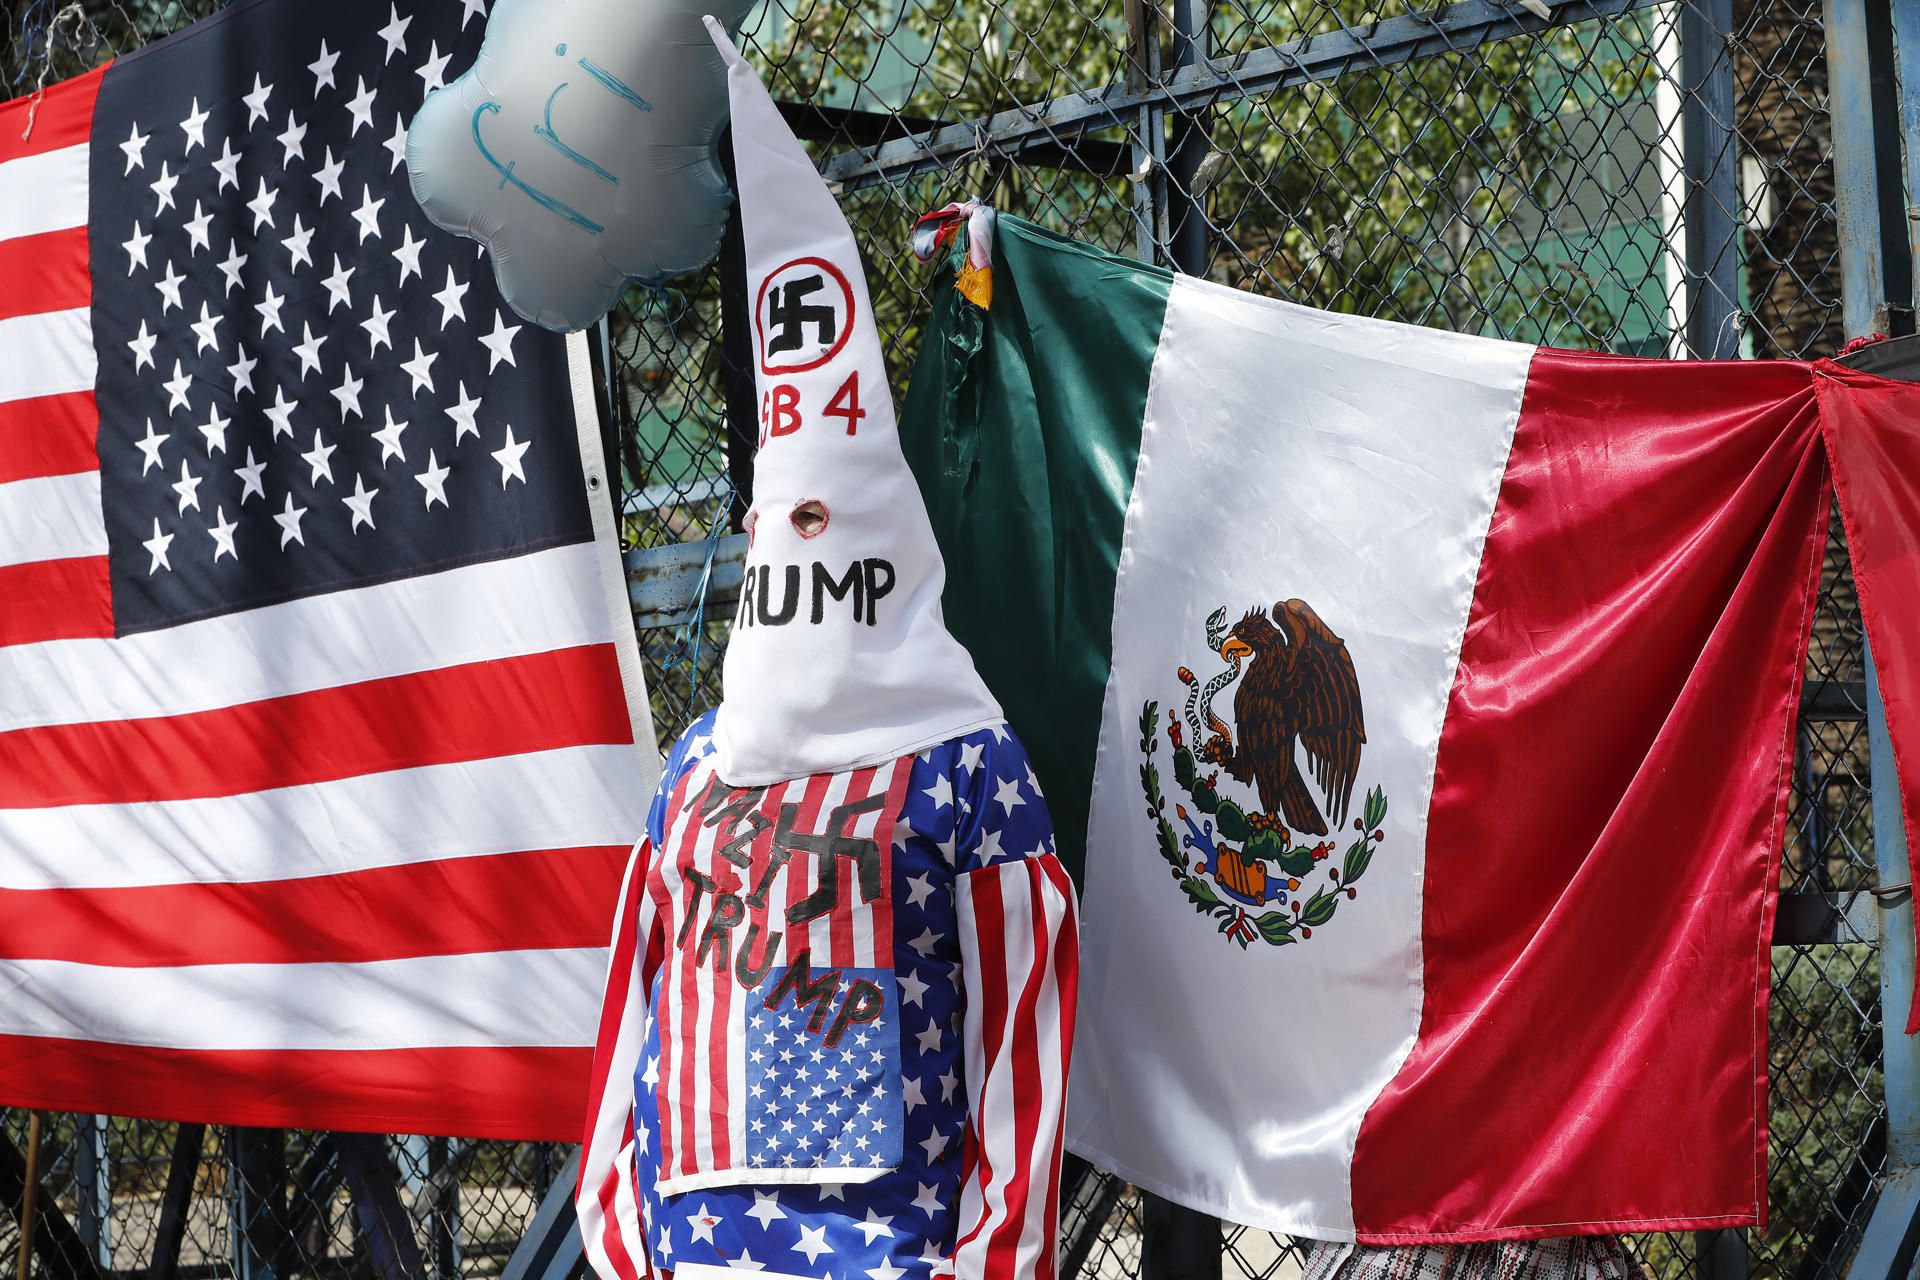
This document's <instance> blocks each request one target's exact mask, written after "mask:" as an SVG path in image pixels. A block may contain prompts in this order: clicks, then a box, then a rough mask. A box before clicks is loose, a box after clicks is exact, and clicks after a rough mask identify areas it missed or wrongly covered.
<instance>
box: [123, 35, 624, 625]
mask: <svg viewBox="0 0 1920 1280" xmlns="http://www.w3.org/2000/svg"><path fill="white" fill-rule="evenodd" d="M479 3H480V0H473V4H472V5H468V6H465V7H464V10H463V6H462V5H429V4H415V3H398V2H397V0H379V2H378V3H375V2H373V0H344V2H343V3H337V4H326V5H311V4H304V3H301V2H300V0H265V2H264V3H257V4H253V5H249V6H244V7H241V8H238V9H235V10H234V11H232V12H231V14H229V15H223V20H222V21H220V22H217V23H209V24H203V25H201V26H199V27H196V28H194V29H193V30H192V31H190V32H188V33H185V34H184V35H183V36H182V37H179V38H176V39H175V40H170V41H164V42H162V43H161V44H159V45H156V46H153V47H151V48H149V49H146V50H142V51H141V52H139V53H137V54H134V55H131V56H129V57H126V58H123V59H121V60H120V61H119V62H118V63H116V64H115V73H114V75H113V76H111V77H109V78H108V79H107V81H106V83H105V85H104V86H103V89H102V92H101V94H100V98H99V102H98V104H97V107H96V112H97V122H96V134H97V135H98V136H101V137H105V138H110V139H113V140H114V141H113V144H112V145H106V146H99V147H95V148H94V149H93V153H92V158H91V161H90V164H91V168H92V176H91V184H92V185H91V191H92V196H91V199H92V206H93V207H92V209H91V211H90V217H89V223H90V227H91V232H90V235H91V239H92V254H93V258H94V261H95V263H96V264H97V269H96V271H95V280H94V297H93V316H94V334H95V345H96V348H97V350H98V352H99V358H100V363H99V374H98V383H97V393H98V396H99V403H100V411H101V412H100V436H99V449H100V457H101V464H102V465H101V471H102V489H103V493H102V500H103V501H102V505H103V509H104V511H105V514H106V523H107V535H108V547H109V565H110V570H111V576H112V588H113V599H114V607H115V615H116V623H117V625H118V626H119V628H120V631H121V633H122V634H127V633H132V632H138V631H143V630H150V629H153V628H155V627H160V626H165V625H168V624H169V623H172V622H177V621H180V620H182V619H187V618H200V617H208V616H214V615H218V614H222V613H227V612H232V611H234V610H237V609H242V608H247V607H250V606H254V605H260V604H268V603H273V602H276V601H280V600H287V599H296V598H299V597H302V596H307V595H314V594H318V593H322V592H328V591H337V590H343V589H348V588H351V587H354V586H361V585H366V584H369V583H374V582H382V581H389V580H393V579H396V578H402V577H406V576H410V575H413V574H417V573H421V572H426V571H431V570H434V569H441V568H448V567H452V566H455V565H460V564H466V563H473V562H476V561H484V560H488V559H493V558H497V557H500V556H504V555H511V554H520V553H524V552H525V551H527V550H531V549H538V548H542V547H549V546H559V545H564V544H568V543H575V542H584V541H588V540H590V538H591V536H592V531H591V525H590V519H589V511H588V508H587V506H586V504H585V501H584V498H583V494H582V487H583V485H582V480H583V478H582V474H581V470H580V464H579V457H578V453H577V451H576V450H575V449H573V448H572V435H573V423H572V408H571V402H570V400H569V398H568V396H567V385H568V383H567V373H566V362H565V350H564V341H563V340H562V339H561V338H560V337H558V336H557V335H554V334H550V333H547V332H545V331H543V330H539V329H537V328H534V327H533V326H530V325H522V324H519V323H517V322H516V321H515V320H514V318H513V316H512V314H511V312H509V311H507V310H506V308H505V307H504V305H503V304H502V302H501V301H500V298H499V294H498V291H497V290H496V288H495V286H494V282H493V273H492V271H491V269H490V267H489V264H488V263H487V262H486V260H485V259H484V257H483V256H482V255H481V253H480V252H479V246H478V245H476V244H474V243H473V242H472V241H469V240H466V239H463V238H460V237H456V236H453V235H450V234H448V233H445V232H442V231H440V230H439V229H437V228H435V227H433V226H432V225H431V224H429V223H428V222H427V220H426V218H425V216H424V215H423V214H422V213H421V212H420V211H419V209H418V208H417V207H416V205H415V204H414V201H413V197H412V195H411V193H410V192H409V191H408V188H407V171H406V165H405V157H406V125H407V121H408V120H409V119H410V118H411V117H412V115H413V112H414V111H415V110H416V109H417V108H418V106H419V105H420V101H421V99H422V98H423V97H424V96H425V95H426V93H427V92H428V91H429V90H431V89H432V88H434V87H437V86H438V85H439V84H441V83H444V82H445V80H446V78H447V77H448V75H449V73H450V72H451V73H453V74H457V72H458V69H459V68H460V67H463V66H465V65H466V64H467V63H468V62H470V61H471V59H472V57H473V55H474V53H475V52H476V51H477V49H478V47H479V42H480V37H481V34H482V31H483V29H484V23H482V22H474V21H472V19H473V17H474V16H475V8H474V6H475V5H478V4H479ZM482 16H484V15H482ZM370 32H372V33H374V38H369V35H368V33H370ZM235 66H243V67H246V68H247V74H246V75H245V76H242V77H238V78H237V79H235V80H234V88H233V90H232V91H231V92H226V91H223V90H222V89H221V88H220V87H219V86H220V85H221V84H222V82H223V79H225V78H226V77H227V76H228V75H229V74H230V69H231V68H232V67H235Z"/></svg>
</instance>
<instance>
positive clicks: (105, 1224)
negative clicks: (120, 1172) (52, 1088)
mask: <svg viewBox="0 0 1920 1280" xmlns="http://www.w3.org/2000/svg"><path fill="white" fill-rule="evenodd" d="M74 1121H75V1124H76V1126H77V1128H78V1134H77V1139H78V1140H77V1142H76V1144H75V1145H76V1146H77V1148H78V1150H77V1151H76V1152H75V1154H74V1162H73V1180H74V1184H75V1187H74V1189H75V1192H76V1194H77V1198H78V1200H79V1205H78V1210H79V1211H78V1212H77V1213H76V1214H75V1215H74V1218H75V1221H74V1226H75V1227H76V1228H77V1229H78V1230H79V1232H80V1239H81V1241H82V1242H84V1243H85V1244H86V1246H87V1249H88V1250H89V1251H90V1252H91V1253H92V1254H93V1260H94V1262H96V1263H98V1264H99V1266H100V1268H101V1269H102V1270H109V1271H110V1270H112V1269H113V1178H112V1172H113V1171H112V1169H111V1168H109V1167H108V1164H107V1118H106V1117H105V1116H75V1117H74Z"/></svg>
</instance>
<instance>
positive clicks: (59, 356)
mask: <svg viewBox="0 0 1920 1280" xmlns="http://www.w3.org/2000/svg"><path fill="white" fill-rule="evenodd" d="M14 163H16V164H17V163H19V162H18V161H15V162H14ZM0 352H3V353H5V358H4V359H0V400H37V399H39V398H40V397H41V396H57V395H64V394H66V393H67V392H69V391H91V390H93V379H94V375H95V373H96V372H97V371H98V369H99V361H98V360H97V359H96V358H95V356H94V353H93V317H92V315H91V314H90V313H89V312H88V310H87V309H86V308H85V307H76V308H75V309H73V310H72V311H42V312H40V313H38V314H36V315H28V316H14V317H12V318H11V319H7V320H0ZM101 523H102V525H103V526H104V524H105V517H102V518H101Z"/></svg>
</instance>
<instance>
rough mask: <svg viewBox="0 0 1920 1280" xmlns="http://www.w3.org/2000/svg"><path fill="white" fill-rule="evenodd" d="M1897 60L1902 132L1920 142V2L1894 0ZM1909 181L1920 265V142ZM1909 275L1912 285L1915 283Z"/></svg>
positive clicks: (1910, 298) (1904, 210)
mask: <svg viewBox="0 0 1920 1280" xmlns="http://www.w3.org/2000/svg"><path fill="white" fill-rule="evenodd" d="M1893 36H1894V57H1895V61H1896V79H1897V84H1898V93H1899V100H1900V113H1899V132H1900V135H1901V136H1902V137H1905V138H1908V139H1914V140H1920V0H1893ZM1906 162H1907V163H1906V173H1905V178H1906V182H1905V184H1904V185H1903V187H1902V189H1901V194H1902V195H1904V196H1905V197H1906V198H1905V199H1904V200H1902V201H1901V202H1900V204H1901V215H1902V218H1901V220H1902V221H1903V222H1904V223H1905V226H1906V233H1907V234H1906V240H1907V258H1908V260H1909V261H1910V262H1912V263H1915V264H1917V265H1920V141H1916V142H1914V143H1913V144H1912V145H1909V146H1908V147H1907V148H1906ZM1911 275H1912V273H1911V272H1910V273H1909V285H1910V286H1911V284H1912V278H1911ZM1916 295H1920V290H1917V289H1913V288H1911V287H1909V290H1908V294H1907V297H1906V298H1905V299H1903V301H1904V302H1905V303H1906V304H1907V305H1908V306H1909V307H1914V306H1915V305H1916V304H1920V296H1916Z"/></svg>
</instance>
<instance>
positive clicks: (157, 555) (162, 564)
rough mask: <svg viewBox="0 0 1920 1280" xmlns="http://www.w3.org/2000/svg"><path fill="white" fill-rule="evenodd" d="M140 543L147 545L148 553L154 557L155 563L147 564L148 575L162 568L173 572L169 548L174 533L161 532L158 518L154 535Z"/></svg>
mask: <svg viewBox="0 0 1920 1280" xmlns="http://www.w3.org/2000/svg"><path fill="white" fill-rule="evenodd" d="M140 545H141V546H143V547H145V548H146V549H147V554H149V555H151V556H152V557H153V563H152V564H150V565H148V566H147V576H148V577H152V576H153V575H154V574H155V573H156V572H158V571H159V570H161V569H165V570H167V571H168V572H172V570H173V565H172V564H171V563H169V562H168V560H167V548H168V547H171V546H172V545H173V535H172V534H170V533H162V532H160V521H159V520H158V519H156V520H154V522H153V536H152V537H151V538H148V539H147V540H146V541H145V542H143V543H141V544H140Z"/></svg>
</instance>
